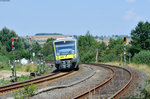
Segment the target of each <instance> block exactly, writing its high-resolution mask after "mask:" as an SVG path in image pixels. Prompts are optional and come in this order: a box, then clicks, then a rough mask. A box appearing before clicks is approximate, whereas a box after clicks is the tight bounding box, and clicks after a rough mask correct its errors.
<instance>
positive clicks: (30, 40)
mask: <svg viewBox="0 0 150 99" xmlns="http://www.w3.org/2000/svg"><path fill="white" fill-rule="evenodd" d="M28 39H29V52H30V62H31V61H32V58H31V57H32V52H31V50H32V48H31V37H28Z"/></svg>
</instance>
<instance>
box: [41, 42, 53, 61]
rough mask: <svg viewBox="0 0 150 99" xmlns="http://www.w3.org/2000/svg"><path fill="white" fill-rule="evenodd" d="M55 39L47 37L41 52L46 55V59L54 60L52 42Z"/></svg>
mask: <svg viewBox="0 0 150 99" xmlns="http://www.w3.org/2000/svg"><path fill="white" fill-rule="evenodd" d="M53 40H54V39H47V41H46V43H45V44H44V46H43V48H42V49H41V53H42V54H43V55H44V56H45V57H46V60H53V59H54V54H53V47H52V42H53Z"/></svg>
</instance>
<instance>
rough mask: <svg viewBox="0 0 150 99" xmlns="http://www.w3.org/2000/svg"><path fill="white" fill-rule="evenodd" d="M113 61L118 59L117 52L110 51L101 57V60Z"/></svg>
mask: <svg viewBox="0 0 150 99" xmlns="http://www.w3.org/2000/svg"><path fill="white" fill-rule="evenodd" d="M112 61H118V57H117V55H116V54H113V53H110V54H107V55H105V56H104V57H103V58H102V59H101V62H112Z"/></svg>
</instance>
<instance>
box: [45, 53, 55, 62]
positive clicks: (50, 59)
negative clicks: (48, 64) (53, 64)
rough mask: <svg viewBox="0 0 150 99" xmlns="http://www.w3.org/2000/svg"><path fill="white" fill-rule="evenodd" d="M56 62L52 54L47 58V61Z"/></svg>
mask: <svg viewBox="0 0 150 99" xmlns="http://www.w3.org/2000/svg"><path fill="white" fill-rule="evenodd" d="M53 60H54V55H53V54H50V55H48V56H47V57H45V61H53Z"/></svg>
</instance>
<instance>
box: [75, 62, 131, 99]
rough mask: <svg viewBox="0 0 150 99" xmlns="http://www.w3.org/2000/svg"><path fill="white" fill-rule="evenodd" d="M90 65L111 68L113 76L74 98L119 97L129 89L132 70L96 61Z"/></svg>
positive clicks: (108, 98)
mask: <svg viewBox="0 0 150 99" xmlns="http://www.w3.org/2000/svg"><path fill="white" fill-rule="evenodd" d="M88 65H92V66H100V67H103V68H107V69H110V70H112V72H113V76H112V77H110V78H108V79H107V80H105V81H104V82H103V83H100V84H98V85H95V86H94V87H91V88H90V90H88V91H87V90H86V91H83V92H81V93H80V94H78V95H76V96H75V97H74V99H83V98H86V97H89V98H92V99H100V98H102V99H118V98H119V97H121V95H122V94H123V93H124V92H125V91H126V90H127V89H128V87H129V85H130V84H131V82H132V79H133V78H132V72H130V71H129V70H127V69H125V68H122V67H117V66H111V65H104V64H95V63H91V64H88Z"/></svg>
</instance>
